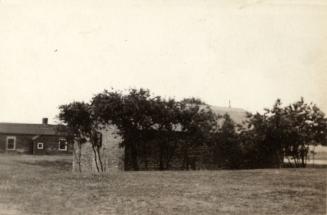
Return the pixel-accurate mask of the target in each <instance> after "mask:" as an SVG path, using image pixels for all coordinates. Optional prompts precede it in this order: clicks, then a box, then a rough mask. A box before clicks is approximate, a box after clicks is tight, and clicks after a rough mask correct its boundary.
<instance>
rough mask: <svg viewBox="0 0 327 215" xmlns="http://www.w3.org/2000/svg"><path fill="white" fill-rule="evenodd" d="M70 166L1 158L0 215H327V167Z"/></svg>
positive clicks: (46, 159) (63, 161)
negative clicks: (96, 171)
mask: <svg viewBox="0 0 327 215" xmlns="http://www.w3.org/2000/svg"><path fill="white" fill-rule="evenodd" d="M70 163H71V158H70V157H65V156H64V157H59V156H51V157H50V156H39V157H35V156H27V155H24V156H18V155H14V156H10V155H5V154H0V214H165V215H168V214H249V215H250V214H251V215H252V214H260V215H262V214H296V215H301V214H303V215H307V214H310V215H313V214H326V176H327V169H324V168H319V169H270V170H242V171H189V172H187V171H179V172H176V171H166V172H124V173H120V174H116V175H102V176H97V175H88V176H87V175H78V174H72V173H71V172H70V169H71V164H70Z"/></svg>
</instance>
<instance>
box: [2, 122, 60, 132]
mask: <svg viewBox="0 0 327 215" xmlns="http://www.w3.org/2000/svg"><path fill="white" fill-rule="evenodd" d="M58 128H59V126H58V125H49V124H27V123H0V133H5V134H33V135H57V134H58V132H59V131H60V130H59V129H58ZM61 131H63V130H61Z"/></svg>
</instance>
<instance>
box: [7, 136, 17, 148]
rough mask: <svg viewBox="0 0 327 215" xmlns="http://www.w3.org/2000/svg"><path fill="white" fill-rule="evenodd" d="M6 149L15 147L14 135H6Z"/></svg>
mask: <svg viewBox="0 0 327 215" xmlns="http://www.w3.org/2000/svg"><path fill="white" fill-rule="evenodd" d="M7 149H8V150H15V149H16V137H7Z"/></svg>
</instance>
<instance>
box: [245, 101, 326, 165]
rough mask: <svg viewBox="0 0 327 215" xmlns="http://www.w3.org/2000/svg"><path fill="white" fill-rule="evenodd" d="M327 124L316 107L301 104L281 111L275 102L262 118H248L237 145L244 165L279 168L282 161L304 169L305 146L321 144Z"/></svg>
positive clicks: (286, 107) (306, 155)
mask: <svg viewBox="0 0 327 215" xmlns="http://www.w3.org/2000/svg"><path fill="white" fill-rule="evenodd" d="M326 133H327V121H326V118H325V116H324V114H323V113H322V112H321V111H320V110H319V108H318V107H317V106H316V105H313V104H307V103H305V102H304V100H303V98H301V100H299V101H297V102H295V103H293V104H290V105H288V106H285V107H282V103H281V101H280V99H277V101H276V102H275V104H274V106H273V107H272V108H271V109H265V112H264V113H263V114H260V113H256V114H254V115H252V114H249V116H248V120H247V127H244V128H243V129H241V134H240V135H241V136H240V137H241V141H242V143H243V145H244V148H245V149H246V153H247V154H246V157H247V160H248V163H252V164H253V163H255V162H257V163H258V164H257V166H261V167H281V166H282V165H283V162H284V158H285V156H286V158H288V159H289V158H290V157H291V158H292V160H293V162H291V160H290V159H289V163H290V165H291V166H294V167H305V166H306V161H307V157H308V152H309V145H312V144H314V145H315V144H325V143H326Z"/></svg>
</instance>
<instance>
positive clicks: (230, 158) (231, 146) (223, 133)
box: [213, 114, 242, 169]
mask: <svg viewBox="0 0 327 215" xmlns="http://www.w3.org/2000/svg"><path fill="white" fill-rule="evenodd" d="M222 120H223V123H222V125H221V127H220V128H219V129H218V132H217V133H216V134H215V138H214V145H213V155H214V157H213V159H214V162H215V163H216V164H217V165H218V166H221V167H223V168H228V169H239V168H241V163H242V151H241V146H240V141H239V135H238V133H237V132H236V125H235V123H234V122H233V120H232V119H231V118H230V116H229V115H228V114H224V115H223V116H222Z"/></svg>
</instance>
